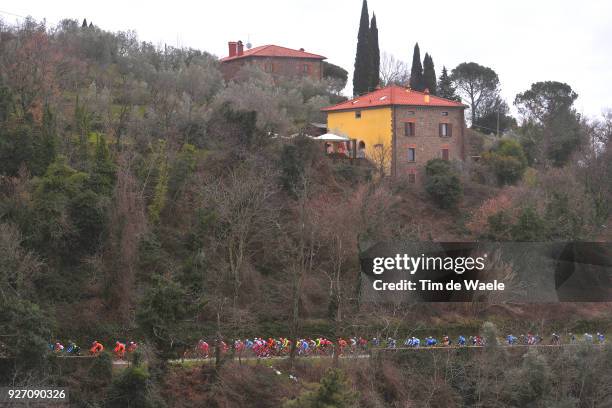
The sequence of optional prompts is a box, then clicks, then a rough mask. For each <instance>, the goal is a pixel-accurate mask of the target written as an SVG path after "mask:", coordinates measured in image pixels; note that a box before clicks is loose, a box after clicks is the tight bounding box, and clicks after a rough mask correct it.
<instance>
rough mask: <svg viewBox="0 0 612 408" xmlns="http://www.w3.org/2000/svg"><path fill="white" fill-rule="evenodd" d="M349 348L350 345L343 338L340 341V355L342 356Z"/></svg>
mask: <svg viewBox="0 0 612 408" xmlns="http://www.w3.org/2000/svg"><path fill="white" fill-rule="evenodd" d="M346 346H348V343H347V342H346V340H344V339H343V338H339V339H338V355H340V356H341V355H342V353H344V349H345V348H346Z"/></svg>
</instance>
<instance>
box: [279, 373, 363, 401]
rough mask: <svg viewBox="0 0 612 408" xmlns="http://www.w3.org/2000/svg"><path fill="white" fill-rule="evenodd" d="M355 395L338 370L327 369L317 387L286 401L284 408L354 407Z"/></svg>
mask: <svg viewBox="0 0 612 408" xmlns="http://www.w3.org/2000/svg"><path fill="white" fill-rule="evenodd" d="M357 397H358V395H357V393H355V392H353V390H352V389H351V385H350V383H349V381H348V380H347V378H346V376H345V375H344V373H343V372H342V370H339V369H337V368H336V369H333V368H332V369H329V370H327V372H326V373H325V376H324V377H323V378H321V382H320V384H319V386H318V387H317V388H316V389H315V390H312V391H306V392H304V393H303V394H302V395H300V396H299V397H298V398H297V399H295V400H291V401H287V403H285V405H284V406H285V408H316V407H330V408H331V407H334V408H344V407H346V408H349V407H354V406H355V403H356V402H357Z"/></svg>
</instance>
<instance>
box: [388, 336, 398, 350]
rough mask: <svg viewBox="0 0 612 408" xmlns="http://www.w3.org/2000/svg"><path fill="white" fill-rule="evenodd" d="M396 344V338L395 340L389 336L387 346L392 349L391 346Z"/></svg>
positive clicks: (393, 346)
mask: <svg viewBox="0 0 612 408" xmlns="http://www.w3.org/2000/svg"><path fill="white" fill-rule="evenodd" d="M396 345H397V340H395V339H394V338H392V337H389V338H388V339H387V348H392V349H393V348H395V346H396Z"/></svg>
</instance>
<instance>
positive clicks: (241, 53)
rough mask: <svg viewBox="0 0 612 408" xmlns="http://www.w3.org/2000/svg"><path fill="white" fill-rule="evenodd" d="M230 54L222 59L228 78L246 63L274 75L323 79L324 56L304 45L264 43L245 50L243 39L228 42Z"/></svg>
mask: <svg viewBox="0 0 612 408" xmlns="http://www.w3.org/2000/svg"><path fill="white" fill-rule="evenodd" d="M228 48H229V55H228V56H227V57H225V58H222V59H221V60H220V62H221V72H222V73H223V77H224V79H225V80H226V81H230V80H232V79H233V78H235V77H236V74H237V73H238V71H239V70H240V68H242V67H243V66H244V65H246V64H254V65H256V66H258V67H260V68H261V69H262V70H263V71H265V72H268V73H270V74H271V75H272V76H273V77H276V78H280V77H310V78H313V79H316V80H320V79H321V78H322V77H323V60H324V59H326V58H325V57H324V56H322V55H317V54H312V53H309V52H306V51H304V49H303V48H300V49H299V50H294V49H291V48H286V47H280V46H278V45H263V46H260V47H255V48H252V49H247V50H245V49H244V46H243V45H242V42H241V41H238V42H230V43H229V44H228Z"/></svg>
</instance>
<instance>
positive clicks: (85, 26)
mask: <svg viewBox="0 0 612 408" xmlns="http://www.w3.org/2000/svg"><path fill="white" fill-rule="evenodd" d="M81 28H87V19H86V18H84V19H83V24H81Z"/></svg>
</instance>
